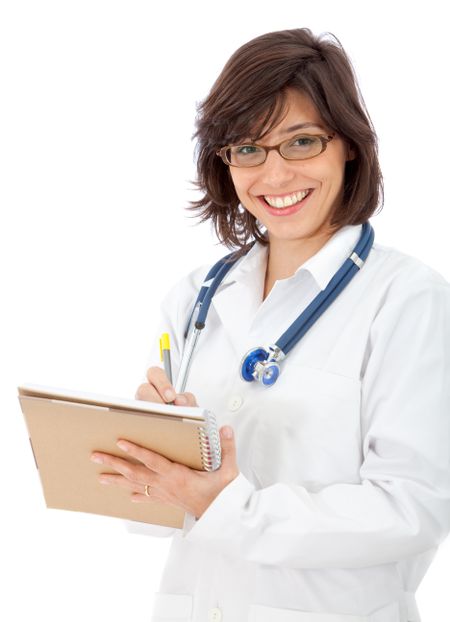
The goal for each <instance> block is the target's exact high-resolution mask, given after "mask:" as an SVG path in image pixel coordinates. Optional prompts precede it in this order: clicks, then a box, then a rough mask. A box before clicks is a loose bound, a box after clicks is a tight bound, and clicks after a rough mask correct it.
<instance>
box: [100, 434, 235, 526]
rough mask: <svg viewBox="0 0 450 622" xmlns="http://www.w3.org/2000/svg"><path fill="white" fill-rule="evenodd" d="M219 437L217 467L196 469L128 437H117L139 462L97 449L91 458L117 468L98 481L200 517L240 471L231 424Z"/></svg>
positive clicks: (140, 499) (135, 497) (134, 498)
mask: <svg viewBox="0 0 450 622" xmlns="http://www.w3.org/2000/svg"><path fill="white" fill-rule="evenodd" d="M227 433H229V436H228V434H227ZM220 440H221V446H222V463H221V466H220V468H219V469H217V470H216V471H196V470H195V469H191V468H189V467H187V466H184V465H183V464H178V463H177V462H171V461H170V460H168V459H167V458H165V457H164V456H161V455H160V454H158V453H156V452H154V451H151V450H149V449H145V448H144V447H140V446H139V445H136V444H134V443H131V442H129V441H125V440H120V441H118V443H117V445H118V447H120V449H122V451H125V452H126V453H127V454H128V455H129V456H130V457H131V458H133V459H135V460H138V461H139V463H138V464H136V463H134V462H129V461H128V460H126V459H123V458H119V457H117V456H112V455H110V454H106V453H102V452H98V451H96V452H94V453H93V454H92V456H91V460H92V461H93V462H96V463H98V464H103V465H105V467H110V468H111V469H113V470H114V471H117V474H111V473H102V474H101V475H100V476H99V481H100V483H102V484H106V485H115V486H120V487H121V488H127V489H128V490H130V491H131V492H132V495H131V500H132V501H135V502H137V503H140V502H146V501H159V502H162V503H167V504H168V505H175V506H177V507H179V508H181V509H182V510H184V511H185V512H188V513H190V514H193V515H194V516H195V517H196V518H200V516H202V514H203V512H204V511H205V510H206V509H207V508H208V507H209V506H210V504H211V503H212V502H213V501H214V499H215V498H216V497H217V495H218V494H219V493H220V492H221V491H222V490H223V489H224V488H225V487H226V486H227V485H228V484H229V483H230V482H231V481H233V480H234V479H235V478H236V477H237V476H238V474H239V469H238V466H237V462H236V446H235V442H234V435H233V430H232V428H230V427H229V426H224V427H222V428H221V429H220Z"/></svg>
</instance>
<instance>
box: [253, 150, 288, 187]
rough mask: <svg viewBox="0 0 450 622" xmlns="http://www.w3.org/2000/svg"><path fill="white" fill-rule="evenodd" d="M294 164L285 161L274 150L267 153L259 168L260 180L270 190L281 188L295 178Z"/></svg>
mask: <svg viewBox="0 0 450 622" xmlns="http://www.w3.org/2000/svg"><path fill="white" fill-rule="evenodd" d="M294 165H295V162H294V161H293V160H286V159H285V158H283V156H282V155H281V154H280V153H278V151H276V150H275V149H273V150H272V151H269V153H268V154H267V158H266V161H265V162H264V164H262V166H261V169H262V170H261V180H262V181H263V182H264V183H266V184H267V185H268V186H271V187H272V188H283V187H284V186H285V185H287V184H289V183H290V182H291V181H292V180H293V178H294V177H295V167H294Z"/></svg>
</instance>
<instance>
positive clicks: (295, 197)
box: [264, 190, 309, 208]
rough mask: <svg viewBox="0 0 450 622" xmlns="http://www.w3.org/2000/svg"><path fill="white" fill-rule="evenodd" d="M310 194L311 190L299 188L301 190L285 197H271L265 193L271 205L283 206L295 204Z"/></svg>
mask: <svg viewBox="0 0 450 622" xmlns="http://www.w3.org/2000/svg"><path fill="white" fill-rule="evenodd" d="M308 194H309V190H299V192H294V193H293V194H289V195H287V196H285V197H271V196H269V195H264V198H265V200H266V201H267V203H268V204H269V205H270V206H271V207H277V208H282V207H290V206H291V205H295V204H296V203H298V202H299V201H302V200H303V199H304V198H305V197H306V196H307V195H308Z"/></svg>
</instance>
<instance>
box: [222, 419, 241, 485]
mask: <svg viewBox="0 0 450 622" xmlns="http://www.w3.org/2000/svg"><path fill="white" fill-rule="evenodd" d="M220 445H221V453H222V457H221V463H222V464H221V470H222V471H223V474H224V475H225V477H226V479H227V480H228V479H229V481H232V480H233V479H234V478H235V477H237V476H238V474H239V469H238V465H237V458H236V443H235V440H234V434H233V428H232V427H230V426H229V425H226V426H223V427H221V428H220Z"/></svg>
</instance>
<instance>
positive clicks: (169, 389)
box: [147, 367, 176, 402]
mask: <svg viewBox="0 0 450 622" xmlns="http://www.w3.org/2000/svg"><path fill="white" fill-rule="evenodd" d="M147 380H148V381H149V384H150V385H152V386H153V387H154V389H155V390H156V392H157V393H158V395H159V396H160V398H161V399H162V401H164V402H172V401H173V400H174V399H175V395H176V393H175V389H174V387H173V385H172V384H171V382H170V380H169V378H168V377H167V375H166V372H165V371H164V369H162V368H161V367H150V368H149V369H148V371H147Z"/></svg>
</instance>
